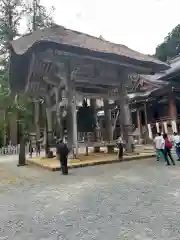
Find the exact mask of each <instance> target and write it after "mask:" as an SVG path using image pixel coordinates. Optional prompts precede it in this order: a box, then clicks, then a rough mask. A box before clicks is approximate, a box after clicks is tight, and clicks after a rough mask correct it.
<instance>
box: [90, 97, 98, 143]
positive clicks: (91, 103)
mask: <svg viewBox="0 0 180 240" xmlns="http://www.w3.org/2000/svg"><path fill="white" fill-rule="evenodd" d="M90 105H91V107H92V109H93V114H94V119H95V123H96V128H95V130H94V141H95V142H96V141H97V138H98V136H97V126H98V119H97V110H96V109H97V106H96V99H90Z"/></svg>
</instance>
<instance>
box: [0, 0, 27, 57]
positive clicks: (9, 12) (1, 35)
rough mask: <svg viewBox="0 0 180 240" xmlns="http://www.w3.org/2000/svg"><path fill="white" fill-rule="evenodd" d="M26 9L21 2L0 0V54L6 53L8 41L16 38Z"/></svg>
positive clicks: (17, 0) (18, 0)
mask: <svg viewBox="0 0 180 240" xmlns="http://www.w3.org/2000/svg"><path fill="white" fill-rule="evenodd" d="M25 11H26V9H25V5H24V4H23V1H22V0H0V54H4V53H7V46H8V43H9V41H11V40H13V39H14V38H15V37H16V36H18V35H19V34H18V27H19V25H20V21H21V19H22V16H23V15H24V13H25Z"/></svg>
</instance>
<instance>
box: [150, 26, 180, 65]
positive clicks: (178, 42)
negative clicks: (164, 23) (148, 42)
mask: <svg viewBox="0 0 180 240" xmlns="http://www.w3.org/2000/svg"><path fill="white" fill-rule="evenodd" d="M179 53H180V24H178V25H177V26H176V27H175V28H174V29H173V30H172V31H171V32H170V33H169V34H168V36H167V37H165V39H164V42H163V43H161V44H160V45H158V46H157V48H156V53H155V56H156V57H157V58H158V59H160V60H162V61H167V60H169V59H172V58H173V57H175V56H177V55H178V54H179Z"/></svg>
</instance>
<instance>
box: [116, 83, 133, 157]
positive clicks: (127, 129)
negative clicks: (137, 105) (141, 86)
mask: <svg viewBox="0 0 180 240" xmlns="http://www.w3.org/2000/svg"><path fill="white" fill-rule="evenodd" d="M119 91H120V94H119V105H120V120H121V122H122V128H123V129H122V130H123V138H124V140H125V142H126V149H127V152H132V151H133V148H132V143H133V141H132V136H130V134H131V132H132V119H131V112H130V109H129V104H128V96H127V91H126V86H125V84H121V88H120V89H119Z"/></svg>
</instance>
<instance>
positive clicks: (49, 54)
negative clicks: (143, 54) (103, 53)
mask: <svg viewBox="0 0 180 240" xmlns="http://www.w3.org/2000/svg"><path fill="white" fill-rule="evenodd" d="M62 56H63V57H64V58H65V59H67V58H69V57H76V58H79V59H88V60H92V61H96V62H98V61H99V62H102V63H109V64H112V65H117V66H122V67H124V68H125V69H129V70H133V71H135V72H140V73H141V74H150V73H151V72H152V69H151V68H144V67H141V66H135V65H132V64H130V63H124V62H116V61H111V60H107V59H106V60H105V59H101V58H96V57H91V56H85V55H78V54H75V53H70V52H64V51H60V50H52V49H47V50H46V51H45V52H43V53H40V54H39V57H40V58H41V59H44V60H46V61H52V62H54V61H55V62H59V60H60V59H61V60H62ZM59 57H61V58H59Z"/></svg>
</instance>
